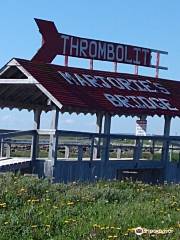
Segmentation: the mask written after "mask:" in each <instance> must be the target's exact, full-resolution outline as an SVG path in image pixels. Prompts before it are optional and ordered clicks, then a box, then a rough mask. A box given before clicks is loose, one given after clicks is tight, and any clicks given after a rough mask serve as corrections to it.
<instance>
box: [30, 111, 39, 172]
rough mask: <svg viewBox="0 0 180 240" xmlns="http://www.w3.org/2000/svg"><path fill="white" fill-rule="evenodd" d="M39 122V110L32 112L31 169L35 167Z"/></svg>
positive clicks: (37, 151)
mask: <svg viewBox="0 0 180 240" xmlns="http://www.w3.org/2000/svg"><path fill="white" fill-rule="evenodd" d="M40 122H41V110H39V109H36V110H34V124H33V125H34V126H33V128H34V130H35V133H34V135H33V137H32V145H31V159H32V168H34V167H35V163H34V162H35V161H36V159H37V158H38V153H39V135H38V132H37V130H38V129H40Z"/></svg>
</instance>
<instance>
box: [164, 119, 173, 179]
mask: <svg viewBox="0 0 180 240" xmlns="http://www.w3.org/2000/svg"><path fill="white" fill-rule="evenodd" d="M164 120H165V122H164V137H166V138H168V137H169V135H170V126H171V117H170V116H165V117H164ZM162 163H163V167H164V176H163V177H164V180H167V179H166V178H167V174H168V164H169V140H168V139H166V140H164V142H163V151H162Z"/></svg>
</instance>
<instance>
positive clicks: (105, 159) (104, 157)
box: [101, 113, 111, 178]
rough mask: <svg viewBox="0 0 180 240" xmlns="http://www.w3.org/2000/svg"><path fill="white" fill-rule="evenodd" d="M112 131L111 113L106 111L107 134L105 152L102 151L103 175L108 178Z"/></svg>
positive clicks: (104, 142)
mask: <svg viewBox="0 0 180 240" xmlns="http://www.w3.org/2000/svg"><path fill="white" fill-rule="evenodd" d="M110 132H111V115H110V114H108V113H106V114H105V119H104V134H106V135H107V136H106V137H105V138H104V139H103V152H102V157H101V161H102V163H101V164H102V169H101V177H102V178H104V177H105V178H106V177H107V175H108V174H107V173H108V167H107V163H108V161H109V144H110Z"/></svg>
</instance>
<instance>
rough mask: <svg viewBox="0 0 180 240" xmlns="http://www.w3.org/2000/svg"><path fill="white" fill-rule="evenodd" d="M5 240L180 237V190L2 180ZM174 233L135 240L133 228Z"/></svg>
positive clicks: (0, 220) (0, 225)
mask: <svg viewBox="0 0 180 240" xmlns="http://www.w3.org/2000/svg"><path fill="white" fill-rule="evenodd" d="M0 189H1V191H0V233H1V234H0V239H1V240H5V239H7V240H12V239H13V240H15V239H18V240H20V239H21V240H30V239H31V240H32V239H33V240H46V239H49V240H61V239H62V240H90V239H93V240H103V239H119V240H120V239H121V240H123V239H125V240H134V239H166V240H167V239H171V240H178V239H179V236H180V225H179V221H180V194H179V192H180V185H173V184H172V185H159V186H152V185H147V184H143V183H140V182H137V183H133V182H131V181H121V182H119V181H107V182H103V181H102V182H96V183H93V184H87V183H86V184H80V183H72V184H66V185H65V184H51V183H50V182H49V181H48V180H42V179H41V180H39V179H36V178H33V177H23V176H15V175H13V174H5V175H0ZM139 226H141V227H143V228H147V229H149V230H150V229H151V230H160V229H161V230H165V229H166V230H167V229H168V230H170V229H171V228H172V229H173V232H172V233H169V234H165V235H162V234H161V235H160V234H154V235H153V234H150V235H148V234H143V235H141V236H140V237H138V236H136V234H135V233H134V230H133V228H136V227H139Z"/></svg>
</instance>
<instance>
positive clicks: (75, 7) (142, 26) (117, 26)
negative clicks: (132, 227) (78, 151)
mask: <svg viewBox="0 0 180 240" xmlns="http://www.w3.org/2000/svg"><path fill="white" fill-rule="evenodd" d="M0 6H1V14H0V29H1V34H0V66H3V65H4V64H5V63H6V62H8V61H9V60H10V59H11V58H13V57H20V58H26V59H31V57H32V56H33V55H34V54H35V52H36V50H37V49H38V48H39V47H40V42H41V37H40V34H39V32H38V29H37V26H36V24H35V22H34V20H33V19H34V18H35V17H36V18H42V19H47V20H52V21H54V22H55V24H56V26H57V27H58V30H59V31H60V32H63V33H67V34H71V35H77V36H82V37H87V38H95V39H101V40H107V41H114V42H120V43H125V44H131V45H138V46H142V47H148V48H153V49H160V50H165V51H168V52H169V55H168V56H163V58H162V59H161V60H162V62H161V63H162V65H165V66H168V68H169V69H168V71H161V72H160V77H163V78H167V79H175V80H180V70H179V69H180V47H179V44H180V28H179V23H180V14H179V9H180V1H178V0H173V1H168V0H159V1H157V0H151V1H144V0H138V1H134V0H111V1H107V0H91V1H90V0H89V1H88V0H76V1H70V0H69V1H68V0H66V1H61V0H53V1H49V0H31V1H24V0H18V1H17V0H6V1H1V5H0ZM56 62H57V63H62V58H60V57H59V58H58V59H56ZM70 64H71V65H75V66H82V67H84V66H87V65H88V63H87V61H80V60H78V61H73V60H72V61H71V62H70ZM95 68H101V69H104V70H110V69H112V64H111V63H101V64H96V65H95ZM119 71H123V72H125V71H128V72H133V71H134V68H132V67H131V66H123V65H122V64H121V65H120V66H119ZM140 74H144V75H151V76H154V74H155V71H154V70H150V69H144V68H142V69H140ZM0 119H1V122H0V128H9V129H12V128H16V129H20V128H22V129H30V128H32V119H33V115H32V113H31V112H30V113H29V112H27V111H21V112H20V111H18V110H13V111H10V110H8V109H4V110H0ZM135 120H136V118H133V119H132V118H124V117H122V118H119V117H116V118H113V120H112V132H129V133H133V132H135ZM49 121H50V114H47V115H45V114H43V118H42V127H43V128H48V127H49ZM59 128H60V129H74V130H75V129H76V130H79V129H81V130H87V131H94V130H95V117H92V116H90V115H88V116H83V115H80V116H76V115H75V114H73V115H71V116H70V115H68V114H65V115H63V116H60V123H59ZM162 129H163V119H161V118H148V133H153V134H160V133H162ZM171 133H172V134H173V135H176V134H180V119H179V118H177V119H174V120H173V123H172V129H171Z"/></svg>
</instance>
